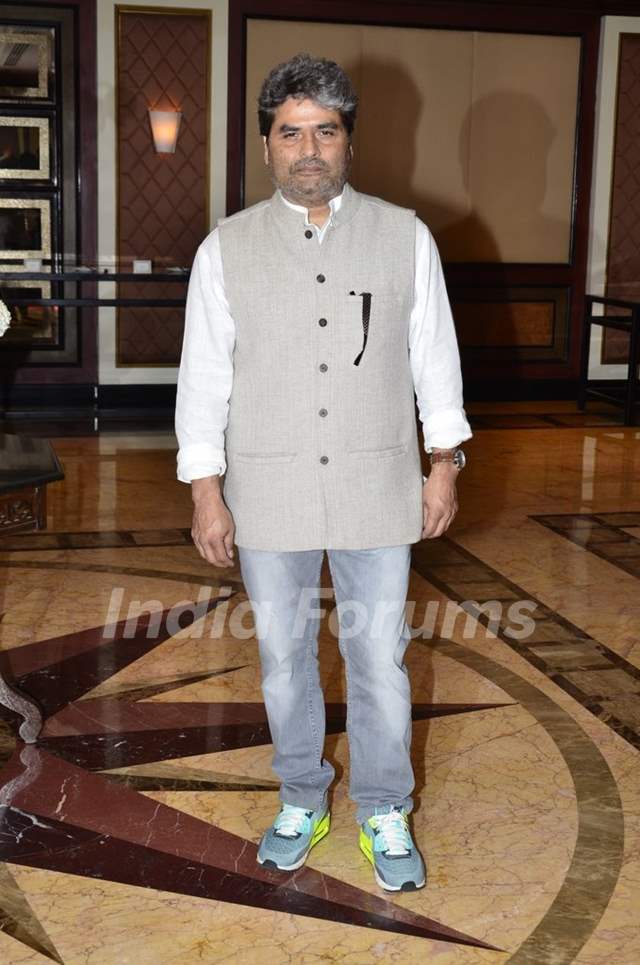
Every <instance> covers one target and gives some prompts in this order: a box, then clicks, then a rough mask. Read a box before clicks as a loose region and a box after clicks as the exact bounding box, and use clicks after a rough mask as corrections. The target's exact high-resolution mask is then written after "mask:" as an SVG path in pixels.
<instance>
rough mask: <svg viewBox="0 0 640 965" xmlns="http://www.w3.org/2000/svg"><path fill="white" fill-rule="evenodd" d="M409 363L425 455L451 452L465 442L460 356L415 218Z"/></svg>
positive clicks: (427, 242)
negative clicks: (434, 450)
mask: <svg viewBox="0 0 640 965" xmlns="http://www.w3.org/2000/svg"><path fill="white" fill-rule="evenodd" d="M409 359H410V364H411V372H412V375H413V384H414V387H415V392H416V399H417V403H418V413H419V415H420V421H421V422H422V431H423V435H424V447H425V449H426V451H427V452H429V451H430V450H431V449H433V448H436V449H452V448H454V447H455V446H457V445H459V444H460V443H461V442H464V441H465V440H466V439H470V438H471V435H472V433H471V428H470V426H469V423H468V421H467V417H466V414H465V411H464V407H463V399H462V373H461V371H460V353H459V351H458V342H457V339H456V330H455V326H454V323H453V317H452V315H451V306H450V305H449V298H448V296H447V289H446V286H445V282H444V274H443V271H442V263H441V261H440V255H439V253H438V249H437V246H436V243H435V241H434V238H433V235H432V234H431V232H430V231H429V229H428V228H427V226H426V225H425V224H424V223H423V222H422V221H420V219H419V218H416V250H415V299H414V305H413V310H412V312H411V318H410V323H409Z"/></svg>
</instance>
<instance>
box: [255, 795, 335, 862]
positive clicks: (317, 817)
mask: <svg viewBox="0 0 640 965" xmlns="http://www.w3.org/2000/svg"><path fill="white" fill-rule="evenodd" d="M329 824H330V814H329V811H327V810H320V811H306V810H305V809H304V808H299V807H295V806H294V805H293V804H283V806H282V810H281V811H280V813H279V814H278V816H277V818H276V819H275V821H274V822H273V824H272V825H271V827H270V828H268V829H267V830H266V831H265V833H264V834H263V835H262V840H261V841H260V847H259V848H258V863H259V864H261V865H264V867H265V868H275V869H277V870H278V871H295V870H296V868H300V867H301V866H302V865H303V864H304V863H305V861H306V859H307V855H308V854H309V852H310V851H311V849H312V847H313V846H314V844H317V843H318V841H320V840H321V839H322V838H324V836H325V835H326V834H328V833H329Z"/></svg>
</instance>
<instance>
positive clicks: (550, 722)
mask: <svg viewBox="0 0 640 965" xmlns="http://www.w3.org/2000/svg"><path fill="white" fill-rule="evenodd" d="M420 643H422V644H423V645H424V646H432V647H434V649H436V650H437V651H438V652H439V653H443V654H446V655H447V656H449V657H451V658H452V659H453V660H455V661H457V662H458V663H460V664H463V665H464V666H467V667H472V668H473V669H475V670H476V671H477V672H478V673H481V674H483V676H485V677H486V678H487V679H489V680H493V681H494V682H495V683H497V684H499V686H500V688H501V689H502V690H503V691H504V692H505V693H508V694H510V695H511V696H512V697H513V698H514V699H515V700H517V701H518V703H519V704H520V705H521V706H522V707H524V708H525V709H526V710H527V711H528V712H529V713H530V714H532V715H533V716H534V717H535V718H536V719H537V720H539V721H540V722H541V723H542V724H543V725H544V728H545V730H546V731H547V733H548V734H549V735H550V736H551V737H552V739H553V740H554V742H555V744H556V746H557V747H558V749H559V751H560V753H561V754H562V756H563V757H564V759H565V762H566V764H567V766H568V767H569V770H570V772H571V775H572V777H573V780H574V784H575V790H576V801H577V805H578V822H579V826H578V835H577V840H576V845H575V849H574V852H573V856H572V859H571V864H570V866H569V868H568V870H567V874H566V876H565V879H564V883H563V885H562V888H561V889H560V891H559V892H558V894H557V895H556V898H555V900H554V901H553V902H552V904H551V906H550V908H549V909H548V910H547V912H546V914H545V915H544V917H543V918H542V920H541V921H540V922H539V923H538V925H537V927H536V928H535V929H534V931H533V932H532V933H531V934H530V935H529V937H528V938H527V939H526V941H525V942H523V944H522V945H521V946H520V947H519V948H518V949H517V951H515V952H514V953H513V955H511V956H510V957H509V963H510V965H539V963H549V965H551V963H553V965H570V963H571V962H573V961H575V960H576V955H577V954H578V952H579V951H580V949H581V948H582V947H583V946H584V945H585V943H586V942H587V940H588V939H589V937H590V935H591V934H592V932H593V931H594V929H595V928H596V926H597V924H598V922H599V921H600V918H601V917H602V915H603V914H604V912H605V909H606V908H607V905H608V903H609V900H610V898H611V895H612V894H613V890H614V888H615V886H616V882H617V880H618V875H619V872H620V866H621V863H622V856H623V852H624V818H623V813H622V805H621V801H620V795H619V793H618V788H617V786H616V781H615V778H614V777H613V774H612V773H611V770H610V768H609V765H608V764H607V761H606V760H605V758H604V757H603V756H602V754H601V752H600V751H599V750H598V748H597V747H596V745H595V744H594V743H593V742H592V741H591V740H590V739H589V738H588V736H587V735H586V734H585V732H584V731H583V730H582V728H581V727H580V726H579V725H578V724H577V723H576V721H575V720H574V719H573V718H572V717H571V716H570V715H569V714H568V713H567V712H566V711H564V710H563V709H562V708H561V707H560V706H558V704H556V703H554V701H552V700H551V699H550V698H549V697H547V696H546V695H545V694H543V693H542V692H541V691H540V690H538V689H537V688H536V687H534V686H533V685H532V684H530V683H528V682H527V681H526V680H524V678H522V677H520V676H519V675H518V674H515V673H514V672H513V671H511V670H508V669H507V668H506V667H503V666H502V665H501V664H499V663H496V662H495V661H494V660H490V659H489V658H488V657H486V656H484V654H480V653H477V652H476V651H472V650H469V649H466V648H465V647H462V646H460V645H459V644H457V643H454V642H453V641H449V640H436V641H434V642H433V643H427V642H425V641H420ZM541 847H544V842H541Z"/></svg>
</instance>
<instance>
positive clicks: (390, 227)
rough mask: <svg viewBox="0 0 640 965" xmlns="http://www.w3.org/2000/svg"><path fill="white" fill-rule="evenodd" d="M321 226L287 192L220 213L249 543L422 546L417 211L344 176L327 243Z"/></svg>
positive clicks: (232, 472) (241, 502)
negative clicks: (411, 341)
mask: <svg viewBox="0 0 640 965" xmlns="http://www.w3.org/2000/svg"><path fill="white" fill-rule="evenodd" d="M308 233H309V229H308V228H305V227H304V225H302V224H301V222H300V217H299V214H298V213H297V212H295V211H292V210H291V209H290V208H289V207H287V206H286V205H284V204H283V203H282V201H281V200H280V198H279V197H278V195H277V194H275V195H274V196H273V197H272V198H271V199H270V200H269V201H265V202H262V203H260V204H257V205H254V206H253V207H250V208H247V209H246V210H244V211H241V212H239V213H238V214H235V215H232V216H231V217H229V218H226V219H223V220H222V221H221V222H220V246H221V253H222V264H223V271H224V283H225V291H226V294H227V298H228V301H229V306H230V310H231V314H232V315H233V318H234V320H235V324H236V343H235V349H234V356H233V387H232V391H231V396H230V399H229V416H228V422H227V429H226V437H225V449H226V459H227V472H226V476H225V479H224V498H225V501H226V503H227V505H228V506H229V509H230V510H231V513H232V514H233V518H234V521H235V524H236V543H237V544H238V545H239V546H245V547H249V548H253V549H263V550H281V551H284V550H308V549H369V548H374V547H381V546H392V545H397V544H401V543H414V542H417V541H418V540H419V539H420V538H421V533H422V472H421V468H420V456H419V447H418V437H417V429H416V418H415V403H414V387H413V381H412V376H411V369H410V365H409V349H408V325H409V317H410V314H411V307H412V303H413V297H414V249H415V233H416V225H415V213H414V212H413V211H410V210H408V209H404V208H399V207H396V206H395V205H391V204H388V203H387V202H385V201H382V200H380V199H378V198H373V197H370V196H368V195H364V194H360V193H359V192H357V191H355V190H354V189H353V188H351V187H350V186H349V185H348V184H347V185H345V189H344V195H343V202H342V205H341V207H340V210H339V211H338V212H337V213H336V214H335V216H334V223H333V225H332V226H331V227H330V228H329V229H328V231H327V234H326V237H325V239H324V241H323V243H322V245H319V244H318V242H317V239H316V237H315V234H311V236H310V237H308V236H307V234H308ZM356 361H357V364H355V363H356Z"/></svg>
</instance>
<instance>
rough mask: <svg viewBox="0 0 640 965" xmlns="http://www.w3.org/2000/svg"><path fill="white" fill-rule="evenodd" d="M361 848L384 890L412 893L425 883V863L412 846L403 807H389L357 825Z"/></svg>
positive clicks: (413, 845)
mask: <svg viewBox="0 0 640 965" xmlns="http://www.w3.org/2000/svg"><path fill="white" fill-rule="evenodd" d="M360 849H361V851H362V852H363V853H364V855H365V857H367V858H368V859H369V861H370V862H371V864H372V865H373V870H374V873H375V876H376V881H377V882H378V884H379V885H380V887H381V888H384V890H385V891H415V890H416V889H417V888H423V887H424V884H425V881H426V874H425V868H424V861H423V860H422V857H421V856H420V852H419V851H418V849H417V848H416V846H415V844H414V843H413V838H412V837H411V832H410V831H409V824H408V822H407V815H406V813H405V811H404V808H401V807H392V808H390V809H389V810H388V812H387V813H386V814H375V815H373V816H372V817H370V818H368V819H367V820H366V821H365V822H364V824H361V825H360Z"/></svg>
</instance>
